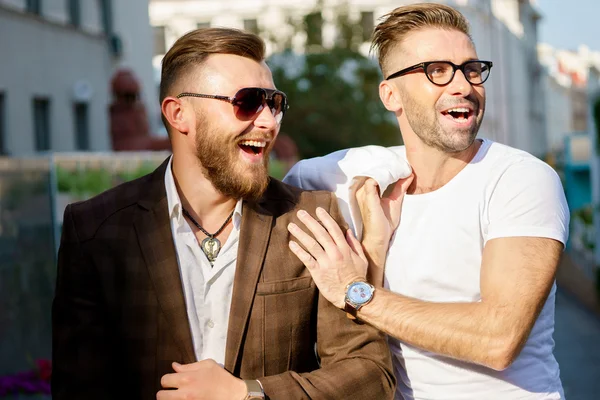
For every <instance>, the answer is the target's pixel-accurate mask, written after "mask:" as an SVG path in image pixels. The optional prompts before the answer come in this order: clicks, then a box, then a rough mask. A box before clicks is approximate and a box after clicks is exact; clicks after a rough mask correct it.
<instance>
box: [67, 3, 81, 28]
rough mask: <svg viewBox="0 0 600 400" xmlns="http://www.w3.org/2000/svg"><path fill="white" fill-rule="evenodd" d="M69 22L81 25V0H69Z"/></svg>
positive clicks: (77, 25)
mask: <svg viewBox="0 0 600 400" xmlns="http://www.w3.org/2000/svg"><path fill="white" fill-rule="evenodd" d="M68 6H69V23H70V24H71V25H73V26H76V27H79V26H80V25H81V4H80V0H68Z"/></svg>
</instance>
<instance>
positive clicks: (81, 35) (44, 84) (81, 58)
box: [0, 0, 159, 155]
mask: <svg viewBox="0 0 600 400" xmlns="http://www.w3.org/2000/svg"><path fill="white" fill-rule="evenodd" d="M24 5H25V0H0V54H2V61H1V63H0V70H1V74H0V92H3V93H4V96H5V108H6V110H5V117H6V131H7V137H6V138H5V140H4V143H5V147H6V150H7V152H8V153H9V154H11V155H24V154H31V153H33V152H35V139H34V123H33V104H32V99H33V98H34V97H36V96H41V97H47V98H49V99H50V134H51V149H52V150H55V151H72V150H75V149H76V138H75V127H74V125H75V123H74V115H73V102H74V98H73V93H74V87H75V85H76V83H81V82H84V83H87V84H88V86H89V87H91V89H92V91H91V93H92V94H91V97H90V99H89V102H88V103H89V106H88V112H89V142H90V150H95V151H103V150H109V149H110V148H111V140H110V134H109V114H108V106H109V104H110V102H111V101H112V98H111V93H110V80H111V78H112V76H113V74H114V72H115V70H116V69H117V68H119V67H128V68H131V69H132V70H133V71H134V73H135V74H136V76H137V77H138V79H139V80H140V83H141V86H142V90H143V93H142V99H143V100H144V102H145V104H146V106H147V109H148V111H149V117H150V118H151V121H150V122H151V129H152V130H153V131H156V129H157V126H158V124H159V119H158V118H159V115H158V114H157V111H158V109H157V103H158V100H157V98H158V94H157V89H156V87H155V80H154V77H153V69H152V62H151V61H152V43H153V42H152V40H153V39H152V32H151V28H150V26H149V18H148V0H127V1H121V0H113V29H114V31H115V33H116V34H117V35H119V36H120V38H121V39H122V41H123V53H122V56H121V57H120V58H115V57H113V55H112V54H111V52H110V49H109V46H108V43H107V37H106V36H105V35H104V33H103V31H104V27H103V24H102V12H101V9H100V2H99V1H97V0H81V2H80V7H81V27H80V28H75V27H72V26H71V25H69V23H68V8H67V2H66V1H65V0H43V1H42V15H41V16H36V15H31V14H28V13H25V12H23V10H24ZM6 38H8V40H4V39H6Z"/></svg>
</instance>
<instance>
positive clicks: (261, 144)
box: [240, 140, 267, 147]
mask: <svg viewBox="0 0 600 400" xmlns="http://www.w3.org/2000/svg"><path fill="white" fill-rule="evenodd" d="M240 145H242V146H252V147H265V146H266V145H267V143H266V142H257V141H256V140H243V141H241V142H240Z"/></svg>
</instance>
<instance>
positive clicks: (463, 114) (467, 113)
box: [442, 107, 473, 123]
mask: <svg viewBox="0 0 600 400" xmlns="http://www.w3.org/2000/svg"><path fill="white" fill-rule="evenodd" d="M442 114H443V115H444V116H446V117H448V118H451V119H452V120H454V122H458V123H465V122H468V121H469V119H470V118H471V117H472V116H473V110H471V109H469V108H467V107H455V108H449V109H448V110H446V111H442Z"/></svg>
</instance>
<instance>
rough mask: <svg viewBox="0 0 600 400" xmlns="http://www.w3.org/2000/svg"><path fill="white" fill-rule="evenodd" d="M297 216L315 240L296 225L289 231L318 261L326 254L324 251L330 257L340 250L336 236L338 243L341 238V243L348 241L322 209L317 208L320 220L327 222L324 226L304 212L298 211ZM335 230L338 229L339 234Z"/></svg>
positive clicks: (292, 225) (289, 227) (291, 225)
mask: <svg viewBox="0 0 600 400" xmlns="http://www.w3.org/2000/svg"><path fill="white" fill-rule="evenodd" d="M297 215H298V218H299V219H300V221H301V222H302V223H303V224H304V225H305V226H306V227H307V228H308V230H309V231H310V232H311V233H312V234H313V236H314V239H313V238H312V237H311V236H310V235H308V234H307V233H306V232H305V231H304V230H302V229H300V228H299V227H298V226H297V225H296V224H293V223H292V224H290V225H289V226H288V230H289V231H290V233H292V235H294V236H295V237H296V239H298V241H299V242H300V243H301V244H302V245H303V246H304V247H305V248H306V250H308V252H309V253H310V254H311V255H312V256H313V257H315V258H316V259H319V258H320V257H321V256H322V255H323V254H324V253H323V250H324V251H325V253H327V254H329V255H331V254H334V253H335V252H336V251H337V250H338V249H337V246H338V244H337V243H336V240H334V238H333V236H335V235H336V234H337V236H338V238H337V242H339V241H340V237H341V241H342V242H343V243H344V244H345V242H346V241H345V240H344V239H343V234H341V230H340V229H339V227H338V226H337V223H336V222H335V221H334V220H333V218H331V217H330V216H329V214H327V212H326V211H325V210H323V209H321V208H320V207H318V208H317V216H318V218H319V219H321V220H324V221H325V223H324V225H321V224H320V223H319V222H318V221H317V220H315V219H314V218H313V217H311V216H310V215H309V214H308V213H307V212H306V211H304V210H300V211H298V213H297ZM335 229H337V232H336V230H335ZM330 231H332V232H330ZM315 239H316V240H315Z"/></svg>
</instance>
